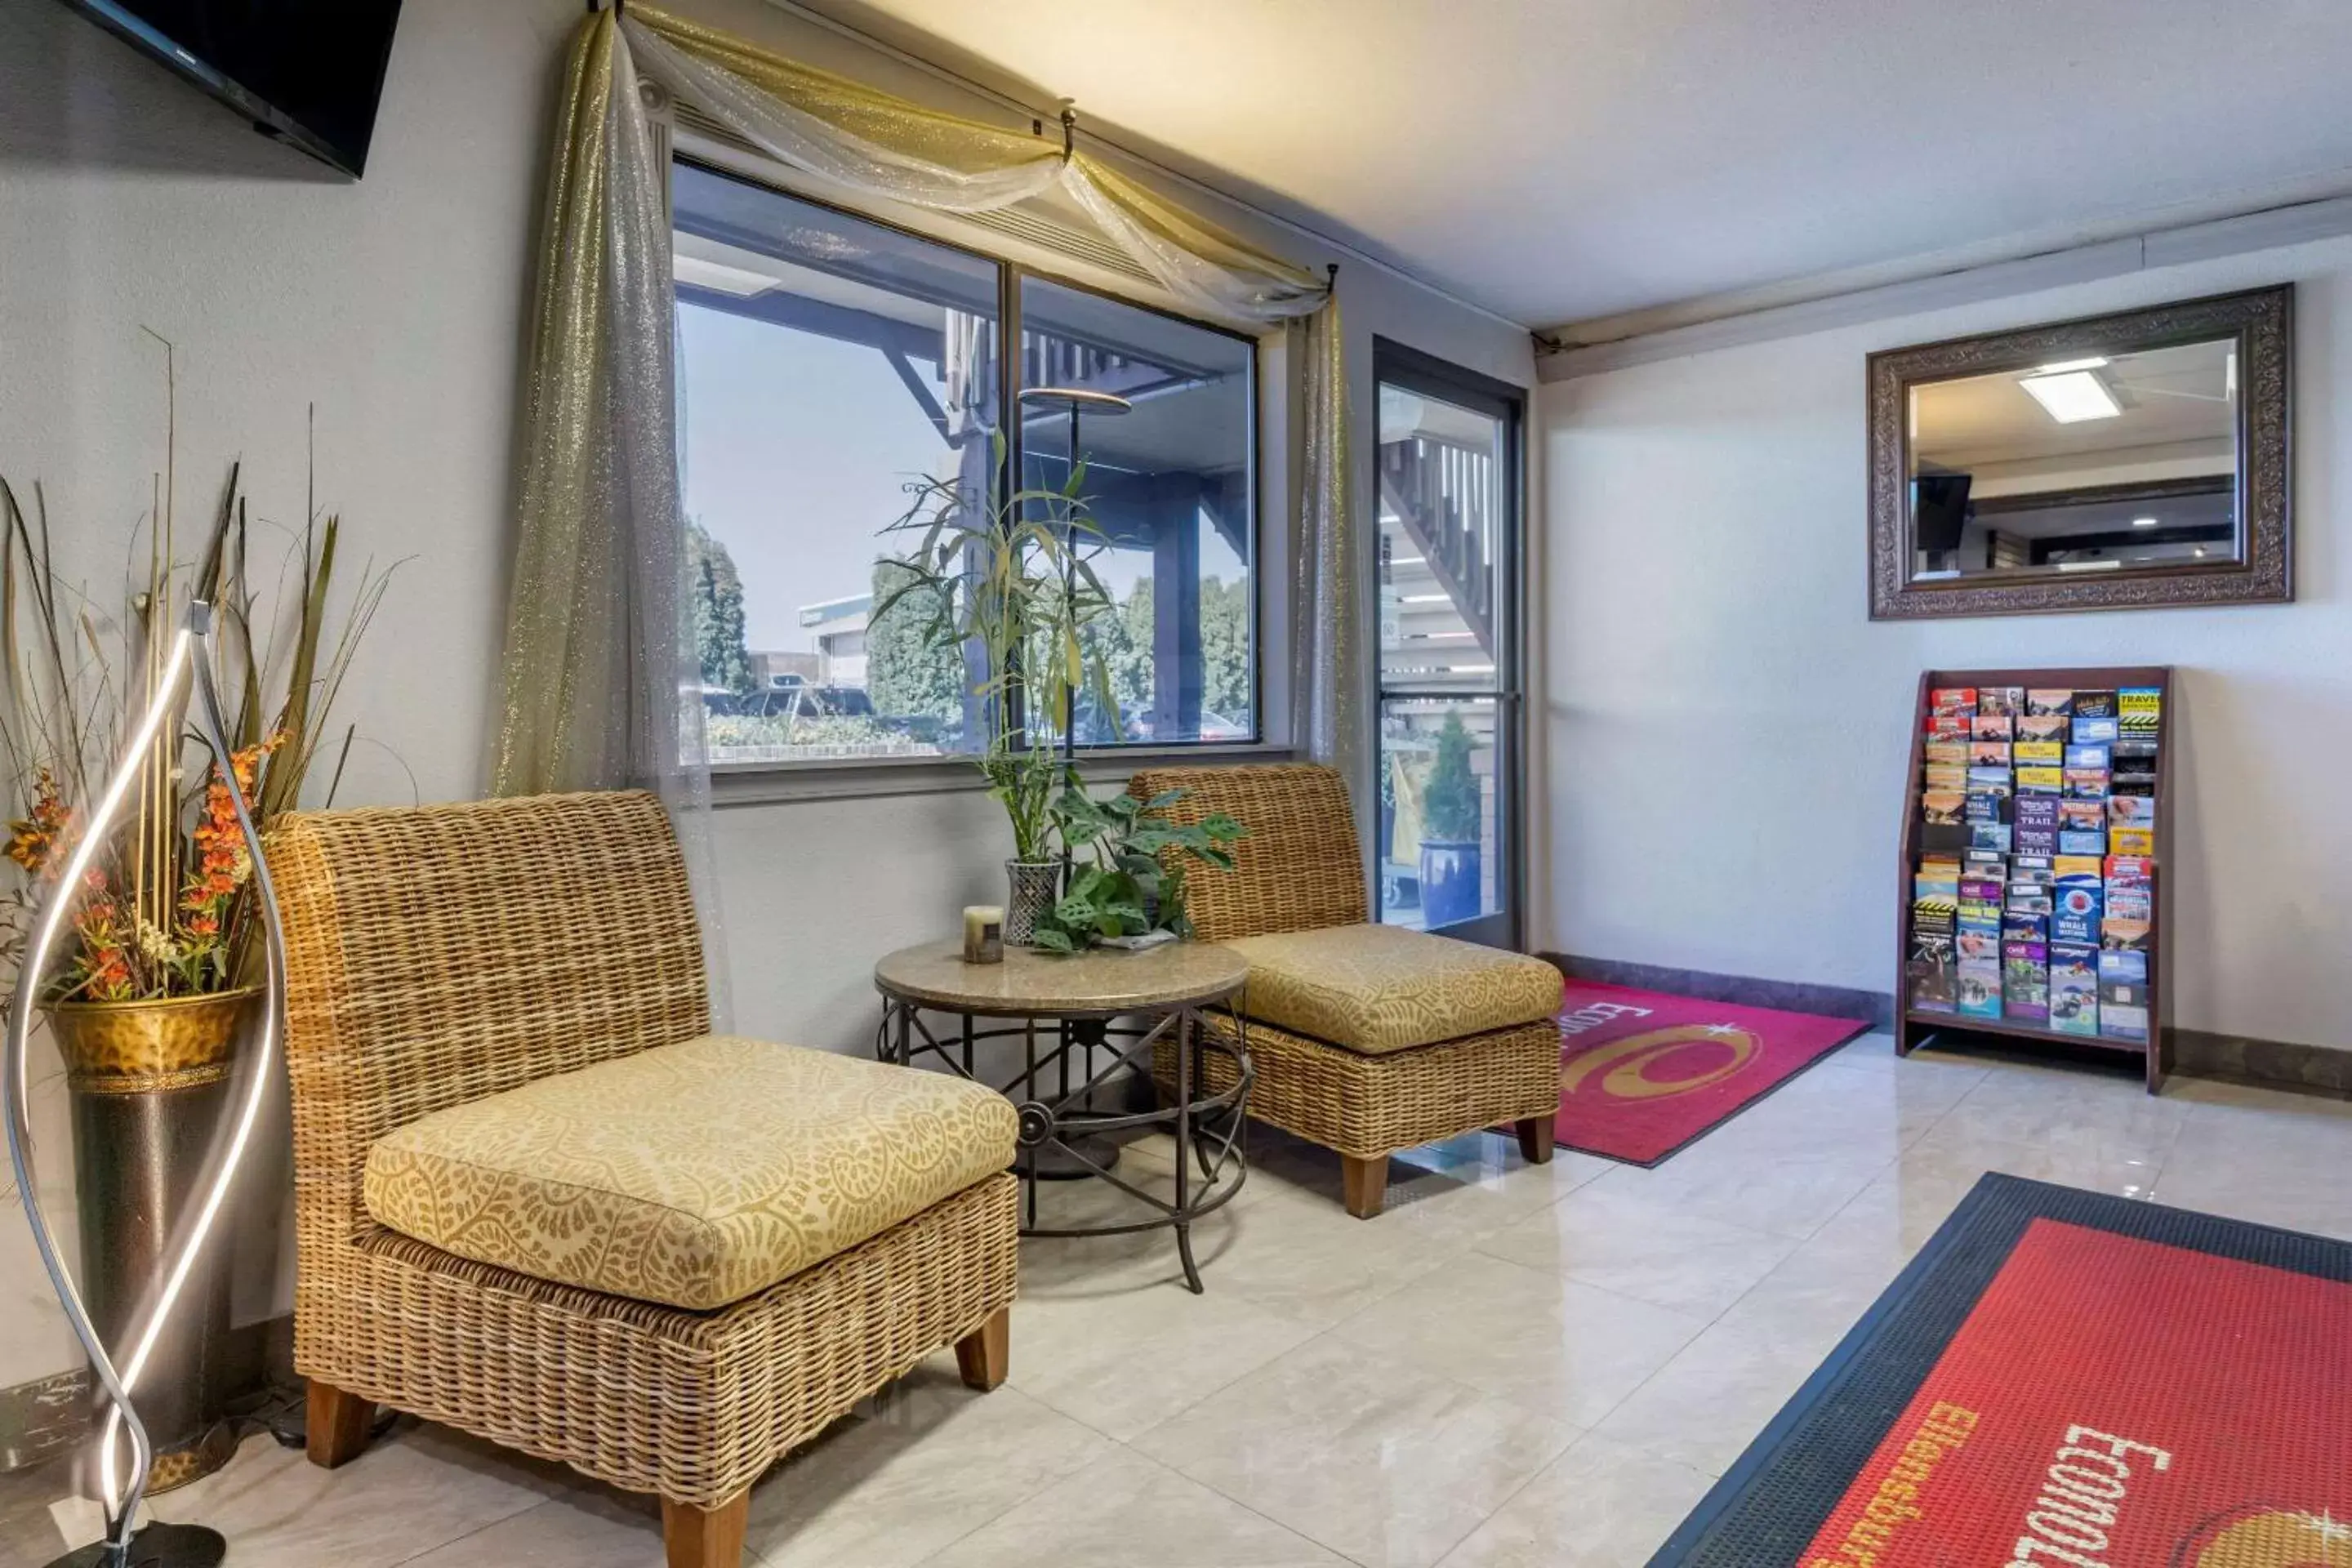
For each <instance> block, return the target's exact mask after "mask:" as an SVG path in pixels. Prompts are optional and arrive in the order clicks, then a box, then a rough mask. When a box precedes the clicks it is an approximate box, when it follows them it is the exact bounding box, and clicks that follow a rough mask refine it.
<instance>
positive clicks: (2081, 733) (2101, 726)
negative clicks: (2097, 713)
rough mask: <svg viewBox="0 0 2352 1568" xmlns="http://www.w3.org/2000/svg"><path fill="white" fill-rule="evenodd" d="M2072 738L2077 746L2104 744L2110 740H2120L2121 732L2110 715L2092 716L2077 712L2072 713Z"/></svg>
mask: <svg viewBox="0 0 2352 1568" xmlns="http://www.w3.org/2000/svg"><path fill="white" fill-rule="evenodd" d="M2122 738H2123V732H2122V729H2121V726H2120V725H2119V724H2118V722H2117V721H2116V719H2115V718H2114V717H2113V716H2111V715H2109V716H2102V717H2098V718H2092V717H2088V716H2086V715H2084V714H2081V713H2077V714H2075V715H2074V743H2075V744H2076V745H2078V746H2088V745H2105V744H2106V743H2107V742H2110V741H2118V740H2121V739H2122Z"/></svg>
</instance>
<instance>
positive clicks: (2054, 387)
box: [2017, 370, 2124, 425]
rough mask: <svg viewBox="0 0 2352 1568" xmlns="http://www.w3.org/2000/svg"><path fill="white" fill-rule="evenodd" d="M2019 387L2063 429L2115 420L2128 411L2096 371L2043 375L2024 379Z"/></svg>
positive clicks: (2021, 378) (2073, 371)
mask: <svg viewBox="0 0 2352 1568" xmlns="http://www.w3.org/2000/svg"><path fill="white" fill-rule="evenodd" d="M2017 384H2018V385H2020V386H2021V387H2023V388H2024V389H2025V392H2026V395H2028V396H2029V397H2031V398H2032V399H2033V401H2034V402H2036V403H2039V404H2040V405H2042V410H2043V411H2044V412H2045V413H2047V414H2048V415H2049V416H2050V417H2051V418H2053V419H2055V420H2056V421H2058V423H2059V424H2061V425H2074V424H2079V423H2080V422H2081V421H2083V420H2085V419H2113V418H2115V417H2116V416H2117V415H2119V414H2121V413H2122V412H2123V411H2124V409H2123V405H2122V404H2120V403H2117V402H2116V395H2115V394H2114V393H2112V392H2109V391H2108V390H2107V384H2106V383H2105V382H2104V381H2102V380H2100V379H2099V376H2098V373H2097V372H2096V371H2095V370H2062V371H2054V372H2043V373H2042V374H2035V375H2027V376H2021V377H2019V378H2018V383H2017Z"/></svg>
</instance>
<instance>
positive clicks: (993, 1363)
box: [956, 1307, 1013, 1394]
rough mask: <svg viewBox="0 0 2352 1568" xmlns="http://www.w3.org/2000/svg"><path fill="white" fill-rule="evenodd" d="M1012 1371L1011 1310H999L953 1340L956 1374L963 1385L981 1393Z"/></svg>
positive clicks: (1007, 1308)
mask: <svg viewBox="0 0 2352 1568" xmlns="http://www.w3.org/2000/svg"><path fill="white" fill-rule="evenodd" d="M1012 1370H1013V1309H1012V1308H1010V1307H999V1308H997V1309H996V1310H995V1311H993V1312H992V1313H991V1314H989V1319H988V1321H986V1322H984V1323H982V1324H981V1325H980V1327H978V1328H976V1329H974V1330H972V1331H971V1332H970V1333H968V1334H966V1335H964V1337H963V1338H961V1339H960V1340H958V1341H956V1371H957V1372H959V1373H961V1374H962V1375H963V1381H964V1386H965V1387H967V1388H977V1389H978V1390H980V1391H981V1392H982V1394H986V1393H987V1392H988V1391H989V1390H990V1389H992V1388H994V1387H995V1386H996V1385H997V1384H1000V1383H1003V1381H1004V1379H1005V1375H1006V1374H1007V1373H1010V1372H1011V1371H1012Z"/></svg>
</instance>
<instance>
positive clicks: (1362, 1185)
mask: <svg viewBox="0 0 2352 1568" xmlns="http://www.w3.org/2000/svg"><path fill="white" fill-rule="evenodd" d="M1339 1187H1340V1191H1341V1193H1342V1194H1344V1197H1345V1201H1346V1203H1347V1205H1348V1212H1349V1214H1351V1215H1355V1216H1356V1217H1357V1218H1358V1219H1371V1218H1373V1217H1374V1216H1375V1215H1378V1214H1379V1213H1380V1212H1381V1204H1382V1203H1383V1202H1384V1201H1385V1200H1386V1199H1387V1196H1388V1190H1389V1157H1388V1156H1387V1155H1386V1154H1372V1155H1369V1156H1366V1157H1363V1158H1359V1157H1357V1156H1356V1155H1353V1154H1342V1155H1340V1156H1339Z"/></svg>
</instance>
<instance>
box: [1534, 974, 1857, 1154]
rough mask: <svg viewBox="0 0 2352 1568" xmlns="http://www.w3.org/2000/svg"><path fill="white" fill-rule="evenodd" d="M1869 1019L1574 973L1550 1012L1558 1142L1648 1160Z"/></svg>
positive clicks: (1694, 1135) (1772, 1085)
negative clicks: (1555, 1046)
mask: <svg viewBox="0 0 2352 1568" xmlns="http://www.w3.org/2000/svg"><path fill="white" fill-rule="evenodd" d="M1869 1027H1870V1026H1869V1025H1868V1024H1865V1023H1863V1022H1862V1021H1860V1020H1859V1019H1854V1018H1825V1017H1822V1016H1820V1015H1818V1014H1814V1013H1783V1012H1780V1011H1779V1010H1777V1009H1775V1008H1770V1007H1737V1006H1734V1005H1731V1004H1730V1003H1728V1002H1702V1001H1699V1000H1697V999H1696V998H1695V997H1690V996H1669V995H1667V994H1664V992H1659V991H1637V990H1635V989H1633V987H1632V986H1630V985H1602V984H1596V983H1594V982H1591V981H1583V980H1571V981H1570V982H1569V983H1568V995H1567V999H1566V1001H1565V1002H1564V1003H1563V1004H1562V1005H1561V1007H1560V1012H1559V1033H1560V1047H1559V1142H1561V1143H1562V1144H1564V1145H1566V1146H1567V1147H1569V1148H1570V1149H1580V1150H1582V1151H1583V1152H1586V1153H1588V1154H1600V1155H1603V1156H1605V1157H1607V1158H1609V1159H1612V1160H1623V1161H1625V1162H1626V1163H1629V1164H1635V1165H1654V1164H1656V1163H1658V1162H1659V1161H1661V1160H1664V1158H1665V1157H1666V1156H1667V1155H1669V1154H1672V1153H1674V1152H1675V1151H1677V1150H1679V1149H1681V1148H1683V1147H1684V1146H1685V1144H1688V1143H1690V1142H1693V1141H1694V1140H1696V1139H1698V1138H1702V1137H1705V1136H1706V1134H1707V1133H1709V1132H1712V1131H1715V1130H1716V1129H1717V1127H1720V1126H1722V1125H1723V1124H1724V1123H1725V1122H1726V1121H1729V1120H1730V1119H1731V1118H1732V1117H1734V1116H1737V1115H1738V1113H1739V1112H1740V1111H1742V1110H1747V1109H1748V1106H1750V1105H1752V1104H1754V1103H1755V1102H1756V1101H1757V1100H1760V1099H1762V1098H1763V1097H1764V1096H1765V1095H1767V1094H1769V1093H1770V1092H1771V1091H1772V1090H1774V1089H1778V1088H1780V1086H1781V1085H1782V1084H1784V1083H1786V1082H1787V1081H1788V1080H1789V1079H1791V1078H1794V1077H1795V1076H1796V1075H1797V1074H1799V1073H1801V1072H1802V1071H1804V1069H1805V1068H1809V1067H1811V1066H1812V1065H1813V1064H1814V1063H1815V1062H1817V1061H1819V1060H1821V1058H1823V1057H1825V1056H1827V1055H1828V1054H1829V1053H1830V1052H1832V1051H1833V1050H1835V1049H1836V1048H1837V1047H1840V1046H1842V1045H1843V1044H1845V1043H1846V1042H1847V1041H1848V1040H1851V1039H1853V1037H1855V1036H1856V1035H1859V1034H1861V1033H1862V1032H1863V1031H1864V1030H1865V1029H1867V1028H1869Z"/></svg>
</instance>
